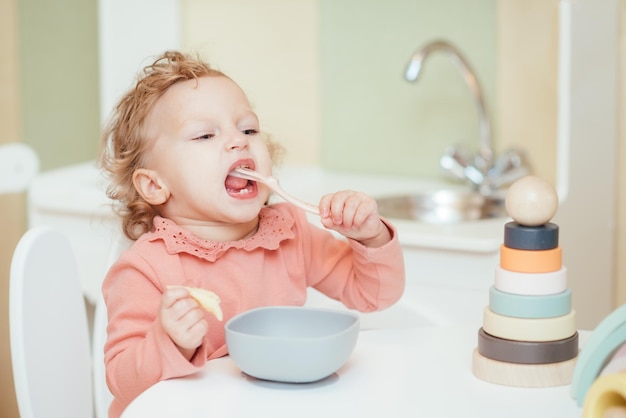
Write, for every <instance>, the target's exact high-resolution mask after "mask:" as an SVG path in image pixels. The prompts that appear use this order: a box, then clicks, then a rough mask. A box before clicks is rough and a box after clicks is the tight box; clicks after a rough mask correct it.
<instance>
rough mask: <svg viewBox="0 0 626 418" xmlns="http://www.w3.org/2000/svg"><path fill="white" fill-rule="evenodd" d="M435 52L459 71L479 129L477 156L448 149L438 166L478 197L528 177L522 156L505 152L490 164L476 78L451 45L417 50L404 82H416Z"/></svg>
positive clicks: (483, 107) (488, 129) (487, 127)
mask: <svg viewBox="0 0 626 418" xmlns="http://www.w3.org/2000/svg"><path fill="white" fill-rule="evenodd" d="M435 51H442V52H445V53H447V55H448V56H449V57H450V58H451V59H452V60H453V61H454V62H455V63H456V65H457V67H458V68H459V70H460V71H461V73H462V75H463V79H464V80H465V82H466V83H467V85H468V87H469V89H470V90H471V92H472V97H473V98H474V104H475V105H476V111H477V114H478V122H479V129H480V137H479V144H478V152H477V153H476V155H475V156H474V157H473V158H472V156H471V155H469V153H468V152H466V150H463V149H461V148H458V147H449V148H448V149H447V150H446V151H445V153H444V155H443V156H442V157H441V160H440V165H441V166H442V168H443V169H444V170H445V171H446V172H447V173H450V174H451V175H452V176H453V177H455V178H457V179H460V180H464V181H467V182H469V183H470V184H471V185H472V186H473V187H474V188H475V189H477V190H478V191H479V192H480V193H482V194H484V195H493V194H495V193H496V192H497V190H498V189H499V188H501V187H503V186H506V185H508V184H510V183H512V182H514V181H515V180H517V179H519V178H520V177H523V176H525V175H527V174H528V173H529V170H528V168H527V165H526V162H525V157H524V154H523V153H522V152H520V151H517V150H509V151H507V152H506V153H505V154H504V155H502V156H501V157H500V158H498V159H497V160H495V161H494V152H493V146H492V136H491V125H490V122H489V115H488V112H487V107H486V105H485V100H484V99H483V94H482V90H481V87H480V84H479V82H478V78H477V77H476V73H475V72H474V70H473V69H472V67H471V66H470V64H469V62H468V61H467V59H465V57H464V56H463V54H461V52H460V51H459V50H458V49H457V48H456V47H455V46H454V45H452V44H451V43H449V42H446V41H443V40H437V41H433V42H431V43H428V44H426V45H425V46H423V47H422V48H420V49H418V50H417V51H416V52H415V53H414V54H413V56H412V57H411V61H409V64H408V66H407V68H406V72H405V75H404V77H405V78H406V79H407V80H408V81H412V82H415V81H417V79H418V78H419V76H420V74H421V70H422V67H423V64H424V61H425V60H426V58H427V57H428V56H429V55H430V54H431V53H432V52H435Z"/></svg>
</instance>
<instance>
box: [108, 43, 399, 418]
mask: <svg viewBox="0 0 626 418" xmlns="http://www.w3.org/2000/svg"><path fill="white" fill-rule="evenodd" d="M278 149H279V147H277V146H276V144H274V143H273V142H272V141H271V140H270V139H269V138H268V137H267V136H266V135H264V134H263V133H262V131H261V128H260V127H259V120H258V118H257V116H256V114H255V113H254V111H253V110H252V109H251V106H250V104H249V102H248V99H247V97H246V95H245V94H244V92H243V91H242V90H241V88H240V87H239V86H238V85H237V84H236V83H235V82H234V81H233V80H231V79H230V78H229V77H227V76H226V75H225V74H223V73H221V72H219V71H217V70H215V69H213V68H211V67H210V66H209V65H207V64H206V63H204V62H203V61H202V60H200V59H197V58H195V57H193V56H190V55H186V54H182V53H180V52H175V51H169V52H166V53H164V54H163V55H162V56H160V57H158V58H157V59H156V61H154V63H153V64H152V65H150V66H148V67H146V68H145V69H144V71H143V74H142V76H141V77H140V78H139V80H138V81H137V84H136V86H135V87H134V88H133V89H131V90H130V91H129V92H128V93H126V95H124V96H123V97H122V99H121V100H120V102H119V104H118V105H117V106H116V108H115V109H114V113H113V117H112V119H111V121H110V123H109V124H108V126H107V127H106V130H105V133H104V136H103V147H102V152H101V156H100V163H101V165H102V167H103V168H104V169H105V170H106V171H107V172H108V174H109V176H110V179H111V184H110V186H109V188H108V190H107V194H108V195H109V197H111V198H112V199H114V200H115V201H117V205H116V208H117V210H118V212H119V213H120V215H121V218H122V227H123V231H124V233H125V235H126V236H127V237H129V238H130V239H131V240H133V241H134V243H133V245H132V246H131V247H130V248H129V249H128V250H127V251H125V252H124V253H122V254H121V256H120V257H119V259H118V260H117V261H116V262H115V263H114V264H113V266H112V267H111V269H110V270H109V272H108V273H107V275H106V278H105V280H104V283H103V287H102V291H103V295H104V299H105V302H106V305H107V312H108V328H107V333H108V337H107V342H106V345H105V364H106V375H107V383H108V386H109V388H110V390H111V392H112V394H113V395H114V400H113V403H112V405H111V408H110V411H109V414H110V416H111V417H118V416H119V415H120V414H121V412H122V411H123V409H124V408H125V407H126V406H127V405H128V403H129V402H131V401H132V400H133V399H134V398H135V397H136V396H137V395H139V394H140V393H141V392H143V391H144V390H146V389H147V388H148V387H150V386H151V385H153V384H155V383H157V382H159V381H160V380H164V379H170V378H175V377H181V376H186V375H190V374H192V373H195V372H197V371H198V370H200V369H201V368H202V366H203V365H204V364H205V363H206V362H207V361H208V360H211V359H214V358H217V357H221V356H224V355H226V354H228V351H227V347H226V345H225V340H224V323H225V322H226V321H227V320H229V319H230V318H232V317H233V316H234V315H237V314H239V313H241V312H243V311H246V310H249V309H252V308H256V307H260V306H267V305H303V304H304V303H305V299H306V289H307V287H314V288H315V289H317V290H319V291H321V292H322V293H324V294H326V295H328V296H329V297H331V298H334V299H337V300H339V301H341V302H342V303H343V304H344V305H346V306H347V307H348V308H352V309H356V310H359V311H362V312H368V311H375V310H380V309H384V308H386V307H388V306H390V305H392V304H393V303H395V302H396V301H397V300H398V299H399V298H400V296H401V295H402V292H403V290H404V263H403V259H402V251H401V247H400V244H399V242H398V239H397V234H396V230H395V229H394V227H393V226H392V225H391V224H389V222H387V221H385V220H382V219H381V218H380V216H379V215H378V213H377V206H376V203H375V201H374V200H373V199H372V198H371V197H369V196H367V195H365V194H363V193H359V192H354V191H341V192H337V193H333V194H329V195H326V196H324V197H322V198H321V200H320V202H319V210H320V215H321V223H322V225H323V226H324V228H325V229H323V228H319V227H316V226H314V225H313V224H311V223H309V222H308V221H307V218H306V215H305V213H304V212H303V211H302V210H301V209H298V208H296V207H294V206H292V205H290V204H287V203H277V204H273V205H268V203H267V202H268V197H269V194H270V191H269V190H268V189H267V187H266V186H264V185H263V184H260V183H256V182H253V181H248V180H243V179H239V178H235V177H232V176H230V175H229V173H230V172H231V171H232V170H233V169H235V168H237V167H248V168H250V169H254V170H256V171H258V172H260V173H261V174H264V175H271V172H272V166H273V158H275V156H276V152H277V150H278ZM330 230H333V231H336V232H338V233H339V234H341V235H343V236H344V237H345V238H346V239H342V238H339V237H336V236H335V235H333V234H332V233H331V232H330ZM180 286H191V287H199V288H204V289H208V290H210V291H212V292H214V293H216V294H217V295H218V296H219V297H220V299H221V308H222V311H223V315H224V318H223V322H219V321H218V320H217V319H216V318H215V317H213V316H211V315H209V314H208V313H206V312H205V311H204V310H202V309H201V308H200V307H199V305H198V303H196V301H195V300H194V299H193V298H191V297H190V294H189V292H188V291H187V290H186V289H185V288H183V287H180Z"/></svg>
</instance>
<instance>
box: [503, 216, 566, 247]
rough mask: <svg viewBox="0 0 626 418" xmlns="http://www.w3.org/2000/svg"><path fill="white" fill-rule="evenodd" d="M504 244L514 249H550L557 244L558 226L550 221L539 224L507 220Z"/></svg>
mask: <svg viewBox="0 0 626 418" xmlns="http://www.w3.org/2000/svg"><path fill="white" fill-rule="evenodd" d="M504 246H505V247H508V248H514V249H516V250H551V249H553V248H556V247H558V246H559V226H558V225H557V224H554V223H552V222H548V223H547V224H544V225H540V226H525V225H520V224H518V223H517V222H507V223H506V224H505V225H504Z"/></svg>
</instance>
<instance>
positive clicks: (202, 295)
mask: <svg viewBox="0 0 626 418" xmlns="http://www.w3.org/2000/svg"><path fill="white" fill-rule="evenodd" d="M168 287H169V288H171V287H184V288H185V289H187V291H188V292H189V295H190V296H191V297H192V298H193V299H194V300H195V301H196V302H198V304H199V305H200V306H201V307H202V309H204V310H205V311H207V312H208V313H210V314H212V315H213V316H215V317H216V318H217V320H218V321H221V320H222V319H223V318H224V316H223V314H222V309H221V308H220V297H219V296H217V295H216V294H215V293H213V292H211V291H210V290H207V289H202V288H200V287H190V286H168Z"/></svg>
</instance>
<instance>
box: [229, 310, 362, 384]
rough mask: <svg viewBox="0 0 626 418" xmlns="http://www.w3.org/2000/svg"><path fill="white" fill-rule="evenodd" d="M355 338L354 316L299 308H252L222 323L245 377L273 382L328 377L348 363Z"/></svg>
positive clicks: (356, 326)
mask: <svg viewBox="0 0 626 418" xmlns="http://www.w3.org/2000/svg"><path fill="white" fill-rule="evenodd" d="M358 335H359V316H358V315H357V314H355V313H352V312H348V311H337V310H329V309H319V308H308V307H302V306H272V307H263V308H257V309H252V310H250V311H246V312H243V313H241V314H239V315H237V316H235V317H234V318H232V319H231V320H229V321H228V322H227V323H226V345H227V346H228V352H229V354H230V357H231V358H232V359H233V361H234V362H235V364H237V366H238V367H239V368H240V369H241V370H242V371H243V372H244V373H246V374H248V375H250V376H253V377H256V378H258V379H264V380H273V381H278V382H290V383H305V382H314V381H317V380H321V379H323V378H325V377H327V376H330V375H331V374H333V373H334V372H336V371H337V370H338V369H339V368H340V367H341V366H342V365H343V364H344V363H345V362H346V361H347V360H348V357H350V354H351V353H352V350H353V349H354V346H355V345H356V341H357V338H358Z"/></svg>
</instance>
